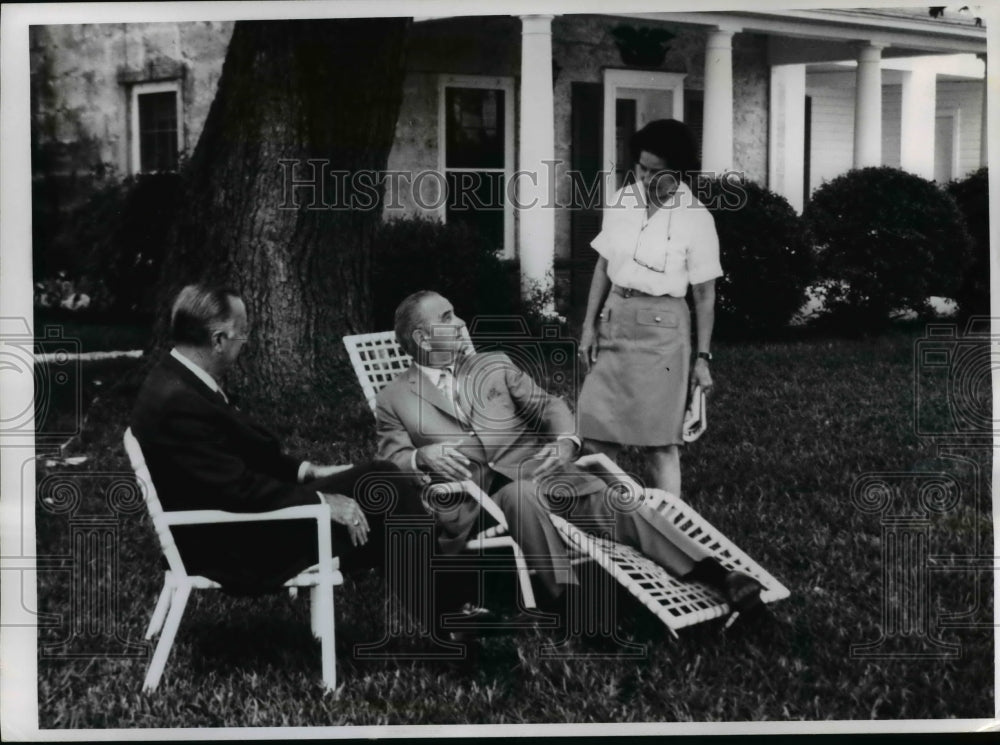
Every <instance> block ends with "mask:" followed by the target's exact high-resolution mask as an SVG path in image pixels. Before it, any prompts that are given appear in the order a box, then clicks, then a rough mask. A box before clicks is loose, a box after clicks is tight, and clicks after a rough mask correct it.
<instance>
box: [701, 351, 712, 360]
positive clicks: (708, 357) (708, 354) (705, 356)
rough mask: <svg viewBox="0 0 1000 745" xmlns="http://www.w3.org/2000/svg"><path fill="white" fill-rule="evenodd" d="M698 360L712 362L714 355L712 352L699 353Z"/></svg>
mask: <svg viewBox="0 0 1000 745" xmlns="http://www.w3.org/2000/svg"><path fill="white" fill-rule="evenodd" d="M698 359H699V360H705V362H711V361H712V353H711V352H698Z"/></svg>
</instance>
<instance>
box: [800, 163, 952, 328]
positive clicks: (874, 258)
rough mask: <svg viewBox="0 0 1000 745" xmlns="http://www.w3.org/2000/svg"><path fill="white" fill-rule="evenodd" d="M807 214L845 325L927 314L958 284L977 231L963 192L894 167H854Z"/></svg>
mask: <svg viewBox="0 0 1000 745" xmlns="http://www.w3.org/2000/svg"><path fill="white" fill-rule="evenodd" d="M804 217H805V218H806V220H807V222H808V224H809V226H810V228H811V230H812V234H813V236H814V238H815V240H816V242H817V249H818V254H817V259H818V265H819V266H818V268H819V273H820V285H821V287H822V290H823V294H824V302H825V306H826V311H827V313H828V314H830V316H831V319H832V320H833V321H834V322H835V324H836V325H837V326H839V327H841V328H844V329H849V328H853V329H855V330H858V329H864V330H866V331H871V330H878V329H880V328H883V327H884V326H885V325H886V324H887V323H888V322H889V320H890V319H891V318H892V314H893V313H894V312H896V311H906V310H912V311H914V312H917V313H918V314H926V313H928V312H929V306H928V303H927V300H928V298H929V297H930V296H932V295H941V296H945V297H952V296H953V295H954V293H955V291H956V289H957V285H958V281H959V279H960V278H961V276H962V271H963V269H964V264H965V260H966V256H967V251H968V248H967V245H968V241H969V237H968V233H967V232H966V229H965V223H964V221H963V219H962V215H961V212H960V211H959V209H958V206H957V205H956V204H955V200H954V199H952V198H951V197H950V196H949V195H948V194H947V193H946V192H945V191H944V190H943V189H940V188H938V186H937V185H935V184H934V183H933V182H931V181H927V180H926V179H923V178H920V177H919V176H915V175H913V174H911V173H907V172H905V171H901V170H899V169H895V168H887V167H879V168H863V169H859V170H853V171H848V172H847V173H846V174H844V175H842V176H839V177H838V178H836V179H834V180H833V181H830V182H829V183H827V184H824V185H823V186H821V187H820V188H819V189H817V190H816V192H815V193H814V194H813V196H812V199H811V200H810V201H809V204H808V205H807V206H806V210H805V214H804ZM831 319H827V320H828V322H829V321H830V320H831Z"/></svg>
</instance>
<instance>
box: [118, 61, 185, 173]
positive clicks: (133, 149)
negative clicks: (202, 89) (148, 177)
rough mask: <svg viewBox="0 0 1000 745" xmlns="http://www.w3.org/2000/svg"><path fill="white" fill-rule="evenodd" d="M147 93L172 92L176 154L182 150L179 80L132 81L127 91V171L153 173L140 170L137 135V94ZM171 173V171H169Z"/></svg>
mask: <svg viewBox="0 0 1000 745" xmlns="http://www.w3.org/2000/svg"><path fill="white" fill-rule="evenodd" d="M149 93H173V94H174V100H175V102H176V105H177V156H178V158H180V155H181V153H183V152H184V116H183V115H184V102H183V100H182V97H181V81H180V80H161V81H157V82H155V83H134V84H133V85H132V87H131V90H130V91H129V104H130V105H129V108H130V112H129V113H130V116H129V145H130V148H129V150H130V153H129V154H130V157H129V173H131V174H132V175H133V176H136V175H139V174H141V173H155V171H143V170H142V148H141V140H142V138H141V137H140V136H139V134H140V133H139V96H144V95H146V94H149ZM171 173H172V171H171Z"/></svg>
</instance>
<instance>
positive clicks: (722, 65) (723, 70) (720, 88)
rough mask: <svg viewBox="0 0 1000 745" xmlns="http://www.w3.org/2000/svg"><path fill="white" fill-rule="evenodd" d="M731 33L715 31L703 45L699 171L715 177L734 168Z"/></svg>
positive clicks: (709, 34) (726, 30)
mask: <svg viewBox="0 0 1000 745" xmlns="http://www.w3.org/2000/svg"><path fill="white" fill-rule="evenodd" d="M733 33H734V32H733V30H730V29H721V28H719V29H714V30H712V31H710V32H709V33H708V41H707V44H706V45H705V110H704V123H703V125H702V126H703V129H702V135H701V137H702V139H701V167H702V170H705V171H714V172H716V173H722V172H723V171H729V170H731V169H732V167H733Z"/></svg>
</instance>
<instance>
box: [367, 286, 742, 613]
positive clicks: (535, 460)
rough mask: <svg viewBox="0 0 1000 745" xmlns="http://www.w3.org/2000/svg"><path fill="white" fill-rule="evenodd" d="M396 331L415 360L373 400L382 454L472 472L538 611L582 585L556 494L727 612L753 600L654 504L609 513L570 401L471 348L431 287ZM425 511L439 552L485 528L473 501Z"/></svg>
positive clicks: (467, 475)
mask: <svg viewBox="0 0 1000 745" xmlns="http://www.w3.org/2000/svg"><path fill="white" fill-rule="evenodd" d="M395 331H396V338H397V341H398V342H399V343H400V345H401V346H402V347H403V349H404V350H406V351H407V352H408V353H409V354H410V355H411V356H412V357H413V359H414V364H413V365H412V366H411V367H410V368H409V369H408V370H406V371H404V372H403V373H401V374H400V375H399V376H397V377H396V379H395V380H393V381H392V382H391V383H390V384H389V385H387V386H386V387H385V388H383V389H382V390H381V391H380V392H379V394H378V397H377V399H376V418H377V422H378V424H377V428H378V457H379V458H384V459H385V460H388V461H390V462H392V463H394V464H396V465H397V466H398V467H399V468H401V469H403V470H404V471H408V472H409V473H411V474H412V475H413V477H414V479H415V481H416V482H417V483H424V482H427V481H429V480H430V479H437V480H441V481H462V480H465V479H472V480H473V481H475V482H476V483H477V484H479V486H480V488H482V489H483V490H484V491H486V492H487V493H489V494H491V495H492V496H493V499H494V501H496V502H497V504H498V505H499V506H500V508H501V509H502V510H503V511H504V514H505V516H506V517H507V521H508V523H509V525H510V532H511V536H512V537H513V538H514V540H516V541H517V542H518V544H519V545H520V546H521V548H522V550H523V551H524V553H525V555H526V559H527V561H528V564H529V566H531V567H532V568H533V569H534V570H535V571H536V577H537V579H538V581H539V582H540V584H541V588H542V589H543V591H544V593H545V594H544V595H543V600H548V603H545V602H543V604H542V605H543V607H545V606H546V605H548V606H549V607H551V608H552V609H553V610H565V607H564V606H562V603H561V598H563V597H564V596H565V595H566V589H567V587H570V586H572V585H575V584H576V583H577V580H576V577H575V575H574V572H573V570H572V568H571V567H570V565H569V561H568V558H567V554H566V549H565V546H564V544H563V542H562V540H561V538H560V537H559V534H558V532H557V531H556V530H555V528H554V527H553V525H552V523H551V522H550V520H549V519H548V512H549V511H550V510H551V509H552V506H553V503H554V502H557V501H558V502H564V501H566V502H568V503H569V504H568V509H567V510H566V515H565V516H566V517H567V518H568V519H569V520H570V521H571V522H572V521H573V520H574V519H583V520H584V522H589V523H591V524H597V525H599V526H601V528H602V529H606V530H613V532H614V537H615V539H616V540H618V541H622V542H624V543H627V544H630V545H632V546H635V547H636V548H638V549H639V550H640V551H642V553H644V554H645V555H646V556H648V557H649V558H650V559H652V560H653V561H655V562H657V563H658V564H660V565H661V566H663V567H664V568H666V569H667V570H669V571H670V572H672V573H673V574H675V575H677V576H679V577H688V578H690V579H700V580H703V581H706V582H708V583H710V584H712V585H715V586H717V587H719V588H720V589H722V590H723V591H724V592H726V595H727V597H728V598H729V599H730V601H731V602H732V603H733V605H734V607H738V608H739V609H740V610H747V609H749V608H750V607H751V606H754V607H755V606H757V605H758V604H759V595H760V587H759V585H758V584H757V583H756V582H755V581H754V580H752V579H750V578H749V577H746V576H745V575H742V574H739V573H736V572H727V571H726V570H725V569H724V568H723V567H722V566H721V565H720V564H718V562H716V561H715V560H714V559H712V558H709V557H708V556H707V554H706V552H705V550H704V549H703V548H702V547H701V546H700V545H698V544H697V543H696V542H694V541H692V540H691V539H689V538H688V537H687V536H686V535H684V534H683V533H682V532H681V531H679V530H677V529H676V528H674V526H673V525H671V524H670V523H669V521H667V520H665V519H663V518H662V517H661V516H659V515H657V514H656V513H655V512H653V511H652V510H649V511H644V510H642V509H638V510H632V511H612V510H610V509H609V507H608V506H607V504H606V503H605V500H604V491H605V487H606V485H605V484H604V482H603V481H602V480H601V479H599V478H597V477H595V476H593V475H591V474H588V473H586V472H584V471H582V470H581V469H579V468H578V467H576V466H574V465H573V461H574V460H575V459H576V457H577V455H578V450H579V447H580V441H579V439H577V437H576V435H575V421H574V418H573V415H572V413H571V412H570V410H569V408H568V406H567V405H566V403H565V402H564V401H562V400H561V399H559V398H557V397H555V396H552V395H550V394H548V393H547V392H546V391H545V390H544V389H542V388H541V387H540V386H539V385H538V384H537V383H536V382H535V381H534V380H532V378H531V376H529V375H527V374H526V373H525V372H524V371H522V370H520V369H519V368H517V367H516V366H515V365H514V364H513V363H512V362H511V360H510V359H509V358H508V357H507V356H506V355H504V354H502V353H498V352H489V353H484V354H477V353H475V351H474V349H473V347H472V343H471V340H470V339H469V336H468V332H467V330H466V328H465V322H464V321H463V320H462V319H461V318H459V317H458V316H457V315H456V314H455V310H454V308H453V307H452V305H451V303H450V302H448V300H447V299H445V298H444V297H442V296H441V295H439V294H437V293H435V292H428V291H422V292H417V293H414V294H413V295H411V296H409V297H407V298H406V299H405V300H403V302H402V303H401V304H400V306H399V308H398V309H397V310H396V316H395ZM567 495H571V498H570V499H568V500H567V499H566V497H567ZM429 507H430V509H431V511H432V513H433V514H434V516H435V519H436V520H437V522H438V525H439V528H440V531H439V539H438V540H439V545H440V547H441V548H442V550H445V551H458V550H459V549H460V548H461V547H462V545H464V543H465V542H466V541H467V540H468V538H469V537H470V536H471V535H474V534H475V533H476V532H478V530H479V529H480V528H481V527H482V525H481V522H480V518H481V515H480V510H479V507H478V505H477V504H476V503H475V502H474V501H473V500H471V499H466V500H464V501H459V502H457V503H454V504H448V505H430V506H429Z"/></svg>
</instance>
